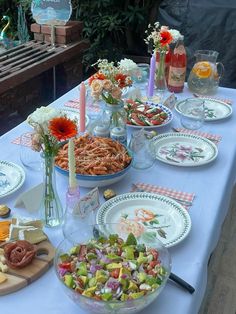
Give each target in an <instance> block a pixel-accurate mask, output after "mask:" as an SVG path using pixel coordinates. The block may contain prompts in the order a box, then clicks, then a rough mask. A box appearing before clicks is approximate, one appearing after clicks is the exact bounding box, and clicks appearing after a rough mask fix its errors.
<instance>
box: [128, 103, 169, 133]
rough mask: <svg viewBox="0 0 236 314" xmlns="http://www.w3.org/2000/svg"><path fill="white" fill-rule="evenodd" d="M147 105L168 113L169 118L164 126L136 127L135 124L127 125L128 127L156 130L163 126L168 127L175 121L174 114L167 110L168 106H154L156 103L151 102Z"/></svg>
mask: <svg viewBox="0 0 236 314" xmlns="http://www.w3.org/2000/svg"><path fill="white" fill-rule="evenodd" d="M146 104H147V105H149V106H150V107H158V108H160V109H161V110H162V111H164V112H165V113H167V118H166V120H165V121H164V122H163V123H162V124H159V125H146V126H142V125H135V124H128V123H127V126H128V127H131V128H138V129H140V128H144V129H154V128H161V127H163V126H166V125H167V124H169V123H170V122H171V121H172V119H173V114H172V112H171V110H170V109H169V108H167V107H166V106H163V105H159V104H154V103H150V102H146Z"/></svg>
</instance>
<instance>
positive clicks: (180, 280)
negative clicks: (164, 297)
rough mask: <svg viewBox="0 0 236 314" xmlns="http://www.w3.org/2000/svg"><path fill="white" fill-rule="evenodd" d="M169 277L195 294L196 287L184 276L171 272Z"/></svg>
mask: <svg viewBox="0 0 236 314" xmlns="http://www.w3.org/2000/svg"><path fill="white" fill-rule="evenodd" d="M169 279H170V280H172V281H174V282H175V283H177V284H178V285H179V286H180V287H182V288H183V289H185V290H187V291H188V292H189V293H191V294H193V293H194V291H195V289H194V287H193V286H191V285H190V284H189V283H187V282H186V281H185V280H183V279H182V278H180V277H178V276H177V275H175V274H173V273H170V276H169Z"/></svg>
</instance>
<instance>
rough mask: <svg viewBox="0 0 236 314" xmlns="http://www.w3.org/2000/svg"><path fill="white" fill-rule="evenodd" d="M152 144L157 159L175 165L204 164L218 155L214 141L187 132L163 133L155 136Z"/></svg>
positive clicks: (194, 165) (192, 165)
mask: <svg viewBox="0 0 236 314" xmlns="http://www.w3.org/2000/svg"><path fill="white" fill-rule="evenodd" d="M150 145H151V146H152V148H153V151H154V154H155V157H156V159H158V160H160V161H162V162H164V163H167V164H170V165H175V166H182V167H196V166H202V165H205V164H208V163H210V162H212V161H213V160H215V159H216V157H217V155H218V149H217V147H216V145H215V144H214V143H213V142H211V141H210V140H208V139H206V138H204V137H201V136H197V135H193V134H187V133H165V134H161V135H158V136H156V137H154V138H153V139H152V140H151V143H150Z"/></svg>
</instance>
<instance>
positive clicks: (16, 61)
mask: <svg viewBox="0 0 236 314" xmlns="http://www.w3.org/2000/svg"><path fill="white" fill-rule="evenodd" d="M45 53H47V50H44V51H42V50H39V49H36V48H35V49H32V50H30V51H28V52H27V53H24V54H23V55H18V56H16V57H14V58H11V59H8V60H7V61H5V62H3V63H2V67H0V72H3V71H6V70H8V69H9V68H13V67H14V66H16V65H18V64H22V65H21V67H23V66H24V65H23V62H24V61H26V60H28V59H30V58H32V59H33V58H35V57H37V56H40V55H44V54H45ZM4 65H5V66H4Z"/></svg>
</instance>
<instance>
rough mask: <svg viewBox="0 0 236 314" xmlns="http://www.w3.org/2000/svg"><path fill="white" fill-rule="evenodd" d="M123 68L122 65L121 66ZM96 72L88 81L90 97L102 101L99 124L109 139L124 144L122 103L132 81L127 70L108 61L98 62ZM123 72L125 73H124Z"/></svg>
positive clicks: (124, 119) (124, 123) (124, 114)
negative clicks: (126, 89) (107, 133)
mask: <svg viewBox="0 0 236 314" xmlns="http://www.w3.org/2000/svg"><path fill="white" fill-rule="evenodd" d="M121 65H123V66H124V63H123V64H121ZM95 66H97V68H98V71H97V73H95V74H94V75H93V76H91V77H90V79H89V85H90V87H91V96H92V97H94V98H95V99H96V100H99V99H102V100H103V101H104V105H103V112H102V117H100V121H99V123H100V124H102V125H103V127H104V126H107V128H108V129H109V133H110V137H112V138H114V139H116V140H119V141H120V142H122V143H123V144H125V143H126V137H127V136H126V111H125V109H124V103H123V101H122V93H124V90H125V88H127V87H129V86H131V84H132V79H131V77H130V76H129V75H128V70H127V68H126V71H124V68H122V67H121V66H120V64H119V63H118V66H115V65H114V62H108V60H106V59H103V60H98V62H97V63H96V64H95ZM124 72H125V73H124Z"/></svg>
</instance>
